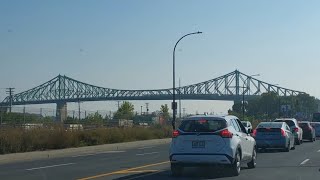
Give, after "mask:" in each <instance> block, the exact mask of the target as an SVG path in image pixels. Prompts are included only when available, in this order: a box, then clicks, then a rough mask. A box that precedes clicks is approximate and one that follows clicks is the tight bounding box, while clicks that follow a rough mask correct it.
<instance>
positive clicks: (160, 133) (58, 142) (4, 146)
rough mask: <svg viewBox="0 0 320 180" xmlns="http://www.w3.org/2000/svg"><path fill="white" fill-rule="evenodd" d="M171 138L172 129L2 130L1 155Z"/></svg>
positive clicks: (53, 128)
mask: <svg viewBox="0 0 320 180" xmlns="http://www.w3.org/2000/svg"><path fill="white" fill-rule="evenodd" d="M168 137H171V127H167V126H166V127H162V126H153V127H148V128H144V127H133V128H98V129H94V130H85V131H66V130H65V129H64V128H63V127H61V126H54V127H50V128H37V129H30V130H24V129H22V128H3V129H1V130H0V154H7V153H18V152H29V151H39V150H40V151H42V150H49V149H63V148H70V147H81V146H93V145H100V144H111V143H120V142H129V141H138V140H148V139H162V138H168Z"/></svg>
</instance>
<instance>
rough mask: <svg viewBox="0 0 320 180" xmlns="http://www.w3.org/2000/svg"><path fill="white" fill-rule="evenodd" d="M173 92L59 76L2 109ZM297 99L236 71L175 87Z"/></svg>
mask: <svg viewBox="0 0 320 180" xmlns="http://www.w3.org/2000/svg"><path fill="white" fill-rule="evenodd" d="M172 92H173V89H172V88H170V89H155V90H120V89H111V88H103V87H98V86H94V85H90V84H87V83H84V82H80V81H78V80H75V79H72V78H70V77H67V76H62V75H58V76H57V77H55V78H53V79H51V80H49V81H48V82H45V83H43V84H41V85H39V86H37V87H34V88H32V89H30V90H27V91H24V92H21V93H18V94H14V95H12V96H11V97H10V96H8V97H6V98H5V99H4V100H3V102H2V103H0V105H1V106H9V105H27V104H47V103H57V104H59V103H67V102H79V101H107V100H171V99H172ZM266 92H274V93H276V94H278V95H279V96H295V95H298V94H302V93H304V92H301V91H296V90H291V89H287V88H283V87H280V86H278V85H273V84H270V83H266V82H263V81H260V80H258V79H256V78H254V77H252V76H248V75H246V74H244V73H241V72H240V71H238V70H235V71H233V72H231V73H228V74H226V75H223V76H220V77H217V78H215V79H211V80H208V81H204V82H200V83H197V84H192V85H188V86H183V87H178V88H176V94H177V95H178V97H180V98H181V99H184V100H228V101H238V100H241V99H242V98H243V96H244V97H245V98H246V99H251V98H255V97H257V96H260V95H261V94H262V93H266Z"/></svg>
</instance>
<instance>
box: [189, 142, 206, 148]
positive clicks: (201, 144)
mask: <svg viewBox="0 0 320 180" xmlns="http://www.w3.org/2000/svg"><path fill="white" fill-rule="evenodd" d="M205 147H206V142H205V141H192V148H205Z"/></svg>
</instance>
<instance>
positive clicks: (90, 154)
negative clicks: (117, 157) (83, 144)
mask: <svg viewBox="0 0 320 180" xmlns="http://www.w3.org/2000/svg"><path fill="white" fill-rule="evenodd" d="M123 152H125V151H105V152H100V153H89V154H80V155H75V156H72V157H73V158H75V157H85V156H95V155H99V154H110V153H123Z"/></svg>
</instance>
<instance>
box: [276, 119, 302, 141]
mask: <svg viewBox="0 0 320 180" xmlns="http://www.w3.org/2000/svg"><path fill="white" fill-rule="evenodd" d="M274 122H286V123H287V124H288V126H289V127H290V129H291V132H292V133H293V135H294V138H295V144H297V145H300V144H302V143H303V137H302V135H303V130H302V128H301V127H300V126H299V124H298V121H297V120H296V119H294V118H283V119H276V120H275V121H274Z"/></svg>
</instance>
